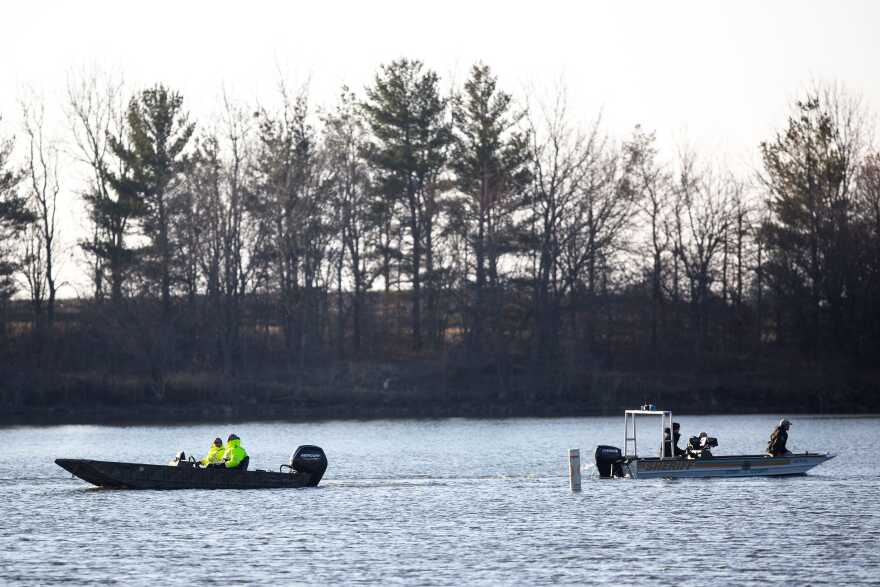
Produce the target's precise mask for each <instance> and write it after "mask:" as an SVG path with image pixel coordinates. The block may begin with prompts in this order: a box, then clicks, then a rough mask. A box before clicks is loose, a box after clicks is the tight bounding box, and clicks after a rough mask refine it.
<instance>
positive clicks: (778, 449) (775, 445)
mask: <svg viewBox="0 0 880 587" xmlns="http://www.w3.org/2000/svg"><path fill="white" fill-rule="evenodd" d="M790 427H791V422H789V421H788V420H786V419H785V418H783V419H782V420H780V421H779V426H777V427H776V428H774V429H773V433H772V434H770V441H769V442H768V443H767V454H769V455H771V456H774V457H782V456H785V455H788V454H791V453H790V452H789V451H788V449H787V448H785V443H786V442H788V429H789V428H790Z"/></svg>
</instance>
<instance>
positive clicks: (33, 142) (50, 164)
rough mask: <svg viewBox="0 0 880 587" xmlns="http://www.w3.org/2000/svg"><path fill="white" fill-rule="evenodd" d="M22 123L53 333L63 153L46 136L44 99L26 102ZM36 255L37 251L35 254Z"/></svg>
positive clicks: (48, 315)
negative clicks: (60, 164)
mask: <svg viewBox="0 0 880 587" xmlns="http://www.w3.org/2000/svg"><path fill="white" fill-rule="evenodd" d="M21 107H22V119H23V121H24V133H25V140H26V142H27V147H26V149H27V151H26V156H25V173H26V176H27V182H28V188H29V190H28V191H29V194H30V199H31V206H32V210H33V212H34V214H35V215H36V217H37V220H36V224H37V232H38V237H37V236H35V239H31V243H32V244H36V243H37V242H38V243H39V245H40V246H41V247H42V254H41V255H39V257H40V258H41V263H42V265H43V270H44V274H45V275H44V281H45V286H46V321H47V326H48V327H49V329H50V331H51V329H52V327H53V325H54V324H55V298H56V296H57V292H58V282H57V278H58V274H57V272H58V267H57V255H58V250H59V244H58V240H57V238H58V225H57V222H56V219H57V218H56V214H57V211H58V195H59V193H60V192H61V186H60V177H59V173H58V160H59V151H58V147H57V144H56V143H55V141H53V140H52V139H51V138H50V137H47V136H46V134H45V132H46V131H45V127H46V110H45V103H44V102H43V100H42V99H40V98H37V97H32V98H31V99H29V100H28V101H23V102H22V104H21ZM31 253H32V254H33V251H32V252H31Z"/></svg>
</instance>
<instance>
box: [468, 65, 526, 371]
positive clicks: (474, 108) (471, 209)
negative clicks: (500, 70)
mask: <svg viewBox="0 0 880 587" xmlns="http://www.w3.org/2000/svg"><path fill="white" fill-rule="evenodd" d="M497 84H498V82H497V78H496V77H495V76H494V75H492V71H491V69H490V68H489V66H488V65H484V64H477V65H474V66H473V68H471V75H470V77H469V78H468V80H467V81H466V82H465V84H464V92H463V94H461V95H459V96H457V97H456V98H455V101H454V104H453V120H454V123H455V143H454V149H453V157H452V164H451V167H452V169H453V170H454V171H455V174H456V187H457V188H458V191H459V192H461V194H462V195H463V196H464V198H462V200H461V218H460V221H461V223H462V230H463V231H464V233H465V238H466V239H467V242H468V243H469V245H470V248H471V249H472V250H473V255H474V261H473V271H474V283H473V302H472V303H471V304H470V307H469V308H468V312H467V313H468V320H467V322H468V323H469V326H470V328H469V337H468V340H469V343H470V344H469V346H470V350H471V351H472V353H473V355H474V356H477V357H478V356H479V355H480V351H481V348H482V345H483V338H484V336H486V334H487V333H485V332H484V323H485V321H486V319H487V318H490V317H494V318H499V313H500V309H501V305H502V304H501V300H500V297H499V296H500V291H499V287H500V284H499V275H498V261H499V259H500V258H501V256H502V255H503V254H504V253H505V252H509V251H510V250H511V241H512V239H513V238H514V235H513V234H512V222H511V219H512V215H513V213H514V211H515V210H516V209H517V206H518V205H519V202H520V201H519V198H518V196H520V195H521V191H522V190H523V189H524V187H525V184H526V183H527V182H528V169H527V166H526V163H527V161H528V142H527V140H526V138H525V136H524V134H523V133H521V132H519V131H518V125H519V122H520V120H521V119H522V113H520V112H516V111H514V109H513V104H512V97H511V95H510V94H507V93H505V92H502V91H500V90H499V89H498V88H497ZM487 289H488V290H489V292H490V293H489V295H488V296H487V295H486V290H487ZM490 308H491V309H493V310H494V311H489V310H490ZM495 322H497V320H493V326H492V327H491V332H490V333H488V334H489V335H490V338H494V336H492V335H493V334H494V329H495V328H496V327H497V326H498V325H497V324H495Z"/></svg>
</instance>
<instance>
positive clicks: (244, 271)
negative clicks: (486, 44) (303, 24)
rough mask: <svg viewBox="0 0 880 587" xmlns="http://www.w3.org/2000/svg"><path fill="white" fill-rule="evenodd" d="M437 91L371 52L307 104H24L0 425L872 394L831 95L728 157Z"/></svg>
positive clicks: (878, 171) (847, 156)
mask: <svg viewBox="0 0 880 587" xmlns="http://www.w3.org/2000/svg"><path fill="white" fill-rule="evenodd" d="M463 80H464V81H463V83H461V84H451V85H448V84H447V82H446V81H444V80H442V79H441V77H440V76H439V75H438V73H437V72H436V71H433V70H431V69H430V67H429V66H427V65H426V64H425V63H423V62H421V61H419V60H413V59H406V58H402V59H398V60H395V61H392V62H390V63H387V64H384V65H382V66H381V67H380V68H379V69H378V70H377V71H376V73H375V76H374V77H373V78H372V80H371V82H370V83H369V84H368V85H367V87H365V88H362V89H356V90H354V91H353V90H352V89H349V88H342V89H341V92H340V96H339V99H338V101H337V102H336V104H333V105H315V104H312V103H311V102H310V99H309V95H308V91H307V88H299V89H294V88H289V87H285V86H284V84H281V87H280V92H279V95H278V96H277V100H276V101H275V103H274V104H273V105H271V106H268V105H266V104H254V103H248V102H245V101H239V100H237V99H235V98H234V97H233V96H229V95H227V94H225V93H224V95H223V100H222V104H218V114H217V115H216V116H214V117H213V118H210V119H205V120H196V119H195V118H194V117H192V116H191V115H190V113H189V112H188V110H187V103H186V102H185V100H184V96H183V95H182V94H180V93H179V92H178V91H176V90H174V89H173V88H170V87H168V86H165V85H163V84H161V83H159V84H156V85H154V86H151V87H147V88H127V87H125V86H124V85H123V84H121V83H120V82H119V81H118V80H114V79H111V78H110V77H107V76H102V75H100V74H97V73H96V74H94V75H88V74H86V75H83V76H82V77H80V78H78V79H71V81H70V85H69V88H68V90H69V91H68V95H67V96H65V97H64V99H63V100H62V102H63V103H62V104H45V103H42V102H40V101H39V100H38V99H36V98H34V99H33V100H32V101H27V102H24V103H23V108H22V112H21V118H22V121H21V122H22V125H21V127H20V130H21V132H19V133H18V134H15V133H13V134H8V135H7V134H5V131H4V135H3V136H0V422H3V423H7V424H15V423H26V422H38V423H60V422H109V421H132V422H146V421H174V420H191V421H204V420H205V419H213V418H217V417H222V418H228V419H236V420H242V419H263V418H265V419H275V418H291V419H303V420H307V419H315V418H321V419H323V418H374V417H446V416H487V417H495V416H514V415H516V416H520V415H522V416H529V415H532V416H539V415H547V416H553V415H595V414H608V415H616V414H619V412H620V410H622V409H624V408H630V407H633V406H638V405H641V404H642V403H645V402H650V403H653V404H656V405H658V406H663V407H665V408H669V409H671V410H673V411H674V412H676V413H707V412H714V413H732V412H739V413H760V412H774V413H779V414H794V413H805V412H809V413H853V412H855V413H867V412H874V413H876V412H878V411H880V369H878V365H880V150H878V146H877V144H876V143H874V142H873V141H874V139H873V137H874V133H873V128H872V125H873V123H872V120H873V118H872V114H871V113H870V112H868V111H867V107H866V103H865V102H864V101H863V100H860V99H859V98H858V96H857V95H856V94H851V93H848V92H847V91H846V90H845V89H844V88H843V87H842V86H840V85H839V84H835V83H830V82H829V83H826V82H817V83H815V84H813V85H812V86H811V87H809V88H806V89H805V91H804V93H803V96H802V99H800V100H798V101H795V102H794V103H792V104H791V105H790V109H789V111H788V114H787V116H786V117H785V119H781V120H779V121H778V122H779V124H778V126H777V127H776V128H775V129H772V130H768V133H767V137H766V140H765V141H763V142H761V143H760V144H758V145H755V152H754V155H755V156H757V157H759V158H760V163H759V164H758V165H757V166H756V167H757V169H755V170H752V171H744V170H743V169H740V168H734V167H731V166H729V165H725V164H723V163H722V162H721V161H719V160H718V158H717V156H716V155H717V154H714V153H697V152H696V151H695V150H693V149H690V148H685V147H682V148H681V149H678V150H677V152H675V153H673V152H666V153H664V152H662V151H661V149H660V147H659V145H658V141H657V139H656V137H655V134H654V133H653V132H652V131H651V130H650V129H645V128H642V127H641V126H640V125H638V124H634V127H633V129H632V132H630V133H626V134H625V135H623V136H612V135H611V134H609V133H607V132H606V131H605V130H604V129H603V128H602V125H601V117H598V116H597V118H596V119H595V120H594V121H593V122H584V121H583V120H580V119H576V118H575V117H573V116H572V115H571V114H570V113H569V111H568V110H567V109H566V98H565V94H564V91H561V90H560V91H559V92H557V94H556V95H555V96H550V97H549V99H548V100H539V99H537V98H536V97H534V96H531V97H530V96H514V95H513V94H510V93H507V92H505V91H504V90H503V84H502V83H501V82H500V81H499V80H498V78H497V77H496V76H495V74H494V73H493V71H492V70H491V68H490V67H489V66H488V65H485V64H483V63H478V64H475V65H474V66H473V67H471V68H470V70H469V72H468V75H467V76H465V77H464V78H463ZM56 108H57V109H58V112H56V113H55V114H61V113H63V114H64V115H65V116H66V117H67V122H68V123H69V124H68V125H67V126H66V127H65V128H66V131H65V132H66V134H64V136H54V135H53V132H51V131H52V130H53V129H51V128H49V125H48V123H46V121H47V120H53V117H54V115H55V114H53V112H52V111H53V109H56ZM0 114H4V113H0ZM634 114H635V115H637V114H638V113H634ZM723 114H724V113H719V115H723ZM4 120H5V119H4ZM635 120H636V119H634V122H635ZM673 151H674V149H673ZM71 209H75V210H76V211H78V212H80V213H81V217H82V219H83V221H84V223H85V225H86V228H87V230H86V231H84V232H83V234H82V235H81V238H79V239H78V242H77V243H76V245H71V244H63V243H70V242H71V241H73V240H74V237H73V235H70V234H68V235H64V234H63V233H62V231H63V230H65V228H64V227H65V226H66V225H65V223H62V222H60V221H59V220H58V216H59V215H60V214H66V213H68V212H69V211H70V210H71ZM65 263H66V264H67V265H68V266H70V264H71V263H75V264H77V266H78V267H80V268H81V270H82V272H83V273H82V277H83V281H88V287H85V288H82V289H81V290H80V291H79V292H78V296H79V297H77V298H76V299H65V298H64V297H63V296H64V295H65V294H67V293H68V292H69V291H70V290H69V289H67V288H68V285H67V284H65V282H64V281H63V280H62V278H61V276H60V273H59V269H58V268H59V266H63V265H64V264H65Z"/></svg>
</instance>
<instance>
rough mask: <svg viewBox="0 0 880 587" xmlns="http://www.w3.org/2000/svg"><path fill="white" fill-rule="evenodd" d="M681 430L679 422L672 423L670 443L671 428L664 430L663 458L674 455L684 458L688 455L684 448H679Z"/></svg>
mask: <svg viewBox="0 0 880 587" xmlns="http://www.w3.org/2000/svg"><path fill="white" fill-rule="evenodd" d="M678 430H679V425H678V422H673V423H672V435H671V436H672V439H671V441H670V438H669V437H670V434H669V428H664V429H663V456H664V457H671V456H673V455H675V456H677V457H683V456H684V455H685V454H686V451H685V450H684V449H683V448H678V441H679V439H680V438H681V432H679V431H678Z"/></svg>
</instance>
